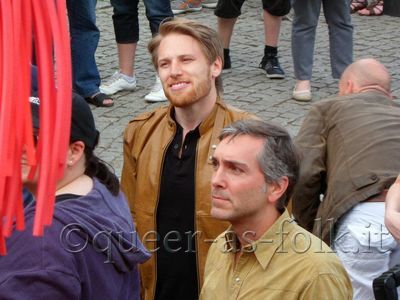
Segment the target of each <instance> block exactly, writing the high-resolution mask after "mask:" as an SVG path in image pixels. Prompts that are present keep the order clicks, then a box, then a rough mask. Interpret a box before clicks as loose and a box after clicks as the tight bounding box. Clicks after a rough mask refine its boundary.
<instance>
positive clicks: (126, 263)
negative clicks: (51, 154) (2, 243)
mask: <svg viewBox="0 0 400 300" xmlns="http://www.w3.org/2000/svg"><path fill="white" fill-rule="evenodd" d="M62 198H64V199H61V200H60V199H59V198H58V200H57V202H56V205H55V210H54V219H53V223H52V225H51V226H49V227H47V228H46V229H45V233H44V236H43V237H33V236H32V227H33V219H34V210H35V201H33V203H32V204H31V205H29V206H28V207H26V209H25V221H26V230H24V231H15V232H14V233H13V235H12V236H11V237H10V238H9V239H8V240H7V251H8V254H7V255H6V256H3V257H1V256H0V299H7V300H9V299H18V300H21V299H57V300H62V299H68V300H73V299H139V293H140V290H139V289H140V283H139V274H138V266H137V264H139V263H142V262H144V261H146V260H147V259H148V258H149V253H148V252H147V250H146V249H145V248H144V247H143V245H142V243H141V242H140V240H139V238H138V237H137V235H136V232H135V228H134V225H133V221H132V217H131V214H130V211H129V208H128V205H127V203H126V200H125V197H124V196H123V194H122V193H120V194H119V195H118V196H117V197H115V196H113V195H112V194H111V193H110V192H109V191H108V190H107V189H106V187H105V186H104V185H103V184H101V183H100V182H99V181H98V180H97V179H95V180H94V187H93V189H92V191H90V193H89V194H87V195H86V196H81V197H79V196H74V195H64V196H63V197H62Z"/></svg>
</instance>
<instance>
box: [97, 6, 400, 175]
mask: <svg viewBox="0 0 400 300" xmlns="http://www.w3.org/2000/svg"><path fill="white" fill-rule="evenodd" d="M261 13H262V10H261V5H260V1H258V0H257V1H256V0H248V1H247V2H246V3H245V4H244V6H243V10H242V16H241V17H240V18H239V20H238V22H237V24H236V26H235V30H234V34H233V37H232V41H231V58H232V70H231V71H230V72H229V73H226V74H225V73H224V75H223V79H224V89H225V92H224V96H223V98H224V99H225V101H226V102H227V103H229V104H231V105H234V106H236V107H239V108H242V109H244V110H248V111H251V112H253V113H255V114H257V115H258V116H260V117H261V118H262V119H264V120H267V121H273V122H276V123H278V124H281V125H283V126H285V127H286V128H287V129H288V130H289V131H290V133H291V134H292V135H293V136H295V135H296V134H297V131H298V130H299V127H300V125H301V123H302V120H303V117H304V115H305V114H306V113H307V111H308V109H309V108H310V105H311V104H312V103H315V102H317V101H320V99H324V98H327V97H329V96H332V95H334V94H335V93H337V80H334V79H332V76H331V70H330V64H329V44H328V32H327V25H326V23H325V19H324V18H323V16H321V19H320V23H319V25H318V29H317V40H316V47H315V58H314V69H313V78H312V92H313V100H312V101H311V102H310V103H299V102H296V101H294V100H293V99H291V92H292V89H293V85H294V75H293V63H292V56H291V45H290V33H291V26H292V23H291V22H290V21H289V20H285V21H283V22H282V27H281V34H280V42H279V57H280V63H281V65H282V67H283V68H284V70H285V72H286V75H287V76H286V79H283V80H271V79H268V78H267V77H266V76H265V73H264V72H263V71H262V70H260V69H258V64H259V63H260V60H261V57H262V54H263V43H264V40H263V37H264V33H263V22H262V18H261ZM139 14H140V17H139V19H140V26H141V27H140V41H139V43H138V48H137V52H136V62H135V69H136V76H137V79H138V88H137V90H136V91H134V92H121V93H118V94H116V95H115V97H114V101H115V105H114V106H113V107H112V108H93V112H94V114H95V119H96V124H97V126H98V128H99V130H100V132H101V141H100V145H99V147H98V149H97V154H98V155H99V156H100V157H101V158H102V159H104V160H105V161H107V162H108V163H110V164H111V165H112V166H113V167H114V168H115V172H116V174H117V175H118V176H120V174H121V168H122V160H123V159H122V134H123V130H124V128H125V126H126V125H127V124H128V122H129V121H130V120H131V119H132V118H134V117H135V116H136V115H138V114H139V113H141V112H143V111H147V110H152V109H154V108H155V107H157V106H159V105H164V104H160V103H158V104H149V103H146V102H145V101H144V96H145V95H146V94H147V93H148V92H149V90H150V89H151V87H152V86H153V83H154V80H155V72H154V69H153V67H152V65H151V62H150V56H149V54H148V53H147V48H146V46H147V42H148V41H149V39H150V37H151V35H150V30H149V26H148V22H147V19H146V17H145V12H144V7H143V3H142V2H140V6H139ZM111 16H112V8H111V7H110V5H109V2H108V1H104V0H102V1H99V3H98V8H97V22H98V26H99V29H100V31H101V37H100V44H99V47H98V49H97V53H96V55H97V63H98V67H99V70H100V74H101V76H102V78H103V80H104V79H107V78H108V77H110V76H111V75H112V74H113V73H114V72H115V70H117V68H118V58H117V49H116V44H115V40H114V31H113V26H112V19H111ZM182 16H185V17H187V18H190V19H195V20H198V21H201V22H203V23H205V24H207V25H209V26H210V27H213V28H216V17H215V16H214V14H213V10H212V9H207V8H203V10H202V11H200V12H195V13H188V14H186V15H182ZM353 25H354V59H359V58H363V57H375V58H377V59H379V60H380V61H381V62H383V63H384V64H385V66H386V67H387V68H388V69H389V71H390V72H391V74H392V76H393V82H392V90H393V94H394V96H395V97H396V98H400V50H399V47H400V32H399V30H398V28H399V25H400V18H396V17H390V16H379V17H361V16H358V15H357V14H356V15H354V16H353Z"/></svg>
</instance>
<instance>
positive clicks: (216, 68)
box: [211, 56, 222, 78]
mask: <svg viewBox="0 0 400 300" xmlns="http://www.w3.org/2000/svg"><path fill="white" fill-rule="evenodd" d="M221 72H222V58H221V57H219V56H218V57H217V59H216V60H215V61H214V62H213V63H212V65H211V75H212V76H213V78H217V77H218V76H219V75H220V74H221Z"/></svg>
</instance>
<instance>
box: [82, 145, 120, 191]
mask: <svg viewBox="0 0 400 300" xmlns="http://www.w3.org/2000/svg"><path fill="white" fill-rule="evenodd" d="M84 153H85V159H86V168H85V175H87V176H89V177H90V178H93V177H96V178H97V179H98V180H99V181H100V182H101V183H102V184H104V185H105V186H106V187H107V189H108V190H109V191H110V193H111V194H113V195H114V196H117V195H118V193H119V180H118V177H117V176H116V175H115V174H114V172H112V171H111V170H110V169H109V167H108V165H107V163H106V162H104V161H103V160H101V159H100V158H98V157H97V156H96V155H95V154H94V152H93V149H91V148H89V147H85V150H84Z"/></svg>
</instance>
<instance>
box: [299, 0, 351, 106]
mask: <svg viewBox="0 0 400 300" xmlns="http://www.w3.org/2000/svg"><path fill="white" fill-rule="evenodd" d="M321 5H322V7H323V11H324V16H325V20H326V23H327V24H328V31H329V51H330V57H329V58H330V64H331V69H332V76H333V78H340V76H341V75H342V73H343V71H344V69H345V68H346V67H347V66H348V65H349V64H351V63H352V62H353V26H352V24H351V16H350V10H349V1H348V0H335V1H331V0H293V9H294V17H293V25H292V56H293V65H294V76H295V78H296V84H295V87H294V90H293V94H292V97H293V99H295V100H297V101H310V100H311V98H312V94H311V77H312V68H313V60H314V44H315V35H316V29H317V24H318V19H319V15H320V11H321ZM327 60H328V58H327Z"/></svg>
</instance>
